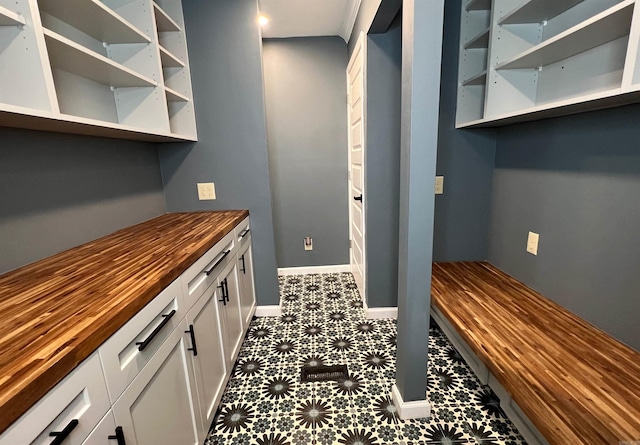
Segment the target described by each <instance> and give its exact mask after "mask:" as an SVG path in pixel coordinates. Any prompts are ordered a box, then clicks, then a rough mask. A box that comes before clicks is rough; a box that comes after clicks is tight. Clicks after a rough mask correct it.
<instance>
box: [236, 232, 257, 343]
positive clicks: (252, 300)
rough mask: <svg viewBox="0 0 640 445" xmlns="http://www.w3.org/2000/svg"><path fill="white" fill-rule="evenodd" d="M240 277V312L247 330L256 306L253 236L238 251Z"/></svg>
mask: <svg viewBox="0 0 640 445" xmlns="http://www.w3.org/2000/svg"><path fill="white" fill-rule="evenodd" d="M238 278H239V282H240V312H241V314H242V323H243V326H244V328H245V330H246V329H247V328H248V326H249V323H250V322H251V317H253V314H254V312H255V307H256V292H255V288H254V283H253V253H252V250H251V237H249V239H248V240H247V243H246V244H244V245H243V247H241V248H240V251H239V252H238Z"/></svg>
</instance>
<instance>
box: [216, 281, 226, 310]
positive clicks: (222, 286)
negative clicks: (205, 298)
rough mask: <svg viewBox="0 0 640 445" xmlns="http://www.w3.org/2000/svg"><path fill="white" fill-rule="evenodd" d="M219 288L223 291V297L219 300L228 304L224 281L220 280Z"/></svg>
mask: <svg viewBox="0 0 640 445" xmlns="http://www.w3.org/2000/svg"><path fill="white" fill-rule="evenodd" d="M218 289H220V290H221V291H222V299H221V300H218V301H219V302H221V303H222V304H224V305H225V306H226V305H227V296H226V295H225V294H224V281H221V282H220V285H219V286H218Z"/></svg>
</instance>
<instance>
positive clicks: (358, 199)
mask: <svg viewBox="0 0 640 445" xmlns="http://www.w3.org/2000/svg"><path fill="white" fill-rule="evenodd" d="M353 199H355V200H356V201H360V202H362V194H361V195H360V196H354V197H353Z"/></svg>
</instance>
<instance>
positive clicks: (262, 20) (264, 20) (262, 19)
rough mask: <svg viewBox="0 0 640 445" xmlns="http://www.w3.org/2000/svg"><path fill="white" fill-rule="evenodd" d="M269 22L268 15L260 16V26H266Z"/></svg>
mask: <svg viewBox="0 0 640 445" xmlns="http://www.w3.org/2000/svg"><path fill="white" fill-rule="evenodd" d="M267 23H269V18H268V17H266V16H264V15H261V16H260V17H258V24H259V25H260V26H265V25H266V24H267Z"/></svg>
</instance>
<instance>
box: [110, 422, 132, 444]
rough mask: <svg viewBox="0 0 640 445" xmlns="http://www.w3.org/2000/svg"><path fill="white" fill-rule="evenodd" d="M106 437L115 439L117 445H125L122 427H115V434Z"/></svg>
mask: <svg viewBox="0 0 640 445" xmlns="http://www.w3.org/2000/svg"><path fill="white" fill-rule="evenodd" d="M107 439H109V440H113V439H115V440H117V441H118V445H127V442H125V440H124V431H122V427H121V426H119V427H116V435H115V436H108V437H107Z"/></svg>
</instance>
